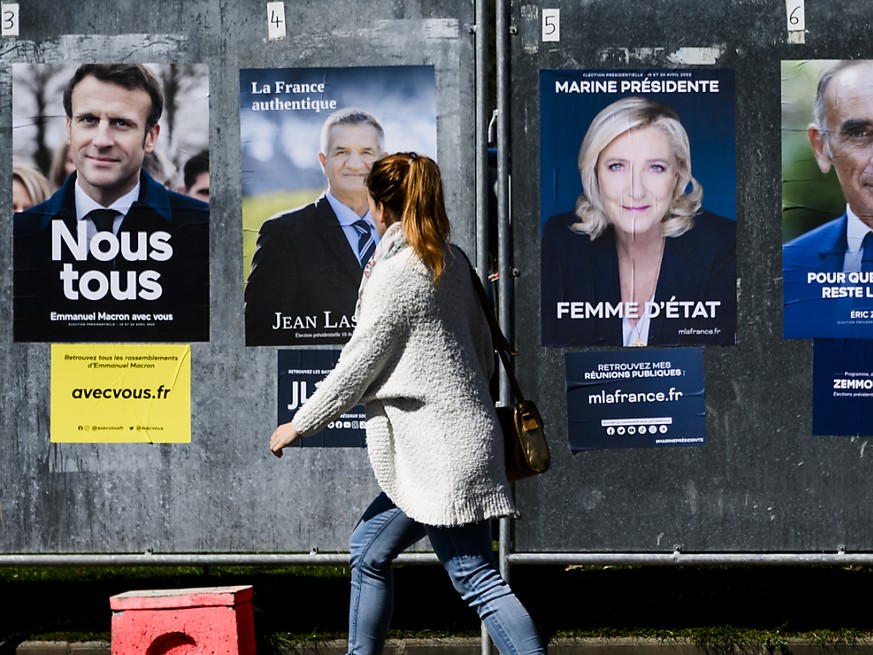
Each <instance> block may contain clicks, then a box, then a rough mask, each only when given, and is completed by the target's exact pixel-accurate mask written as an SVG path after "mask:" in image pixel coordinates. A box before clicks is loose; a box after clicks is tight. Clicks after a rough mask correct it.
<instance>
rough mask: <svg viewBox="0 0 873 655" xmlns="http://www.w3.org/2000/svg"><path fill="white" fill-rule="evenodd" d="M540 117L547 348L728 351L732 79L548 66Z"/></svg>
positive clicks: (721, 72)
mask: <svg viewBox="0 0 873 655" xmlns="http://www.w3.org/2000/svg"><path fill="white" fill-rule="evenodd" d="M632 98H636V99H639V100H637V101H634V100H631V99H632ZM540 110H541V113H542V116H541V120H540V130H541V131H540V137H541V142H540V149H541V158H540V162H541V169H540V221H541V228H542V241H541V246H542V247H541V265H542V278H541V284H542V305H541V308H542V315H541V319H542V320H541V326H542V343H543V345H546V346H620V345H648V346H658V345H708V344H716V345H732V344H734V343H735V341H736V302H737V299H736V179H737V175H736V151H735V135H736V125H735V84H734V71H733V70H728V69H687V70H683V69H665V70H633V71H632V70H542V71H540ZM652 116H657V118H655V119H654V122H653V120H652V118H651V117H652ZM625 126H627V127H625ZM652 130H657V134H660V135H661V136H656V137H652V138H653V139H660V142H661V145H660V146H658V147H656V148H655V150H654V151H653V150H652V147H650V145H645V147H643V145H641V144H642V141H640V139H641V137H646V138H648V137H647V136H646V135H648V134H650V133H651V132H652ZM589 132H590V137H589V142H590V145H586V146H585V149H584V151H582V152H580V149H581V147H582V143H583V138H585V137H586V134H588V133H589ZM628 139H633V140H634V146H633V148H632V152H633V155H632V158H633V161H631V160H628V159H626V158H625V159H624V160H622V161H621V162H618V163H615V162H613V163H610V165H609V166H608V167H607V165H606V163H605V161H606V159H605V157H604V156H603V155H604V153H607V154H609V155H610V157H612V156H613V153H617V154H615V156H618V155H619V154H620V153H618V151H617V149H619V148H621V147H622V145H621V144H623V143H625V141H627V140H628ZM656 146H657V144H656ZM583 155H584V159H585V160H586V161H588V162H590V165H589V166H588V171H589V174H590V177H589V182H588V186H589V187H591V188H589V189H586V188H585V184H583V182H582V178H581V174H580V161H581V160H582V159H583ZM621 156H622V157H624V155H621ZM659 157H664V160H663V161H661V160H657V161H656V159H657V158H659ZM634 173H636V174H637V175H636V181H635V182H634V179H635V177H634ZM619 175H622V178H621V179H619V177H618V176H619ZM691 178H693V180H695V182H692V181H691ZM686 181H687V183H686ZM583 194H584V195H583ZM583 199H584V200H585V202H586V203H587V205H586V206H587V207H588V208H587V209H586V210H585V220H584V221H583V220H582V218H580V216H579V215H578V214H577V209H578V207H579V202H580V200H583ZM595 225H599V226H600V227H599V228H596V229H595V228H594V226H595ZM659 225H660V227H661V232H662V233H663V232H664V231H668V232H669V233H668V234H667V235H666V236H664V238H663V240H661V239H660V238H659V235H658V234H657V230H658V226H659ZM643 226H647V227H646V228H644V227H643ZM598 230H599V231H598ZM595 232H596V236H595ZM644 232H645V233H646V234H649V235H652V236H653V239H652V241H651V245H652V249H643V248H642V246H640V245H639V244H640V243H642V240H638V237H639V236H641V235H642V234H643V233H644ZM592 237H593V238H592ZM634 330H637V331H638V332H639V333H638V334H633V331H634Z"/></svg>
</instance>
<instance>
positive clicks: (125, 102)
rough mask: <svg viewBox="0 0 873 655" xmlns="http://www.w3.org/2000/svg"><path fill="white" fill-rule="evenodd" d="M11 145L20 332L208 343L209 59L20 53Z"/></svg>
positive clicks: (21, 336)
mask: <svg viewBox="0 0 873 655" xmlns="http://www.w3.org/2000/svg"><path fill="white" fill-rule="evenodd" d="M67 90H69V93H65V91H67ZM12 149H13V158H14V159H13V167H12V173H13V180H12V188H13V205H14V212H15V214H14V217H12V221H13V225H14V228H13V236H14V243H13V259H14V265H13V266H14V273H13V335H14V339H15V341H18V342H31V341H40V342H113V343H118V342H178V341H182V342H190V341H208V340H209V204H208V203H207V202H205V201H204V199H205V200H208V177H209V164H208V161H209V74H208V69H207V67H206V66H205V65H201V64H154V65H153V64H85V65H82V66H81V67H80V66H79V65H76V64H73V65H67V64H13V65H12ZM204 192H205V193H204Z"/></svg>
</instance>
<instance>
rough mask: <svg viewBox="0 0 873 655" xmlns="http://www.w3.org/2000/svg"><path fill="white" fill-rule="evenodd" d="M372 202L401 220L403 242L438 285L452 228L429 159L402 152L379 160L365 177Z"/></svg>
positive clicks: (436, 172)
mask: <svg viewBox="0 0 873 655" xmlns="http://www.w3.org/2000/svg"><path fill="white" fill-rule="evenodd" d="M367 189H368V190H369V192H370V195H371V196H373V200H375V201H376V202H377V203H380V204H382V205H384V206H385V207H386V208H387V209H388V211H389V212H391V214H393V215H395V216H399V217H400V221H401V229H402V230H403V236H404V237H405V238H406V242H407V243H408V244H409V245H410V247H411V248H412V249H413V251H414V252H415V254H416V255H418V257H419V259H421V261H422V263H423V264H424V265H425V267H427V269H428V270H429V271H430V272H431V273H432V274H433V278H434V284H436V283H437V282H439V279H440V277H441V276H442V273H443V269H444V267H445V261H444V257H445V252H446V245H447V243H448V240H449V234H450V232H451V228H450V225H449V217H448V215H447V214H446V207H445V200H444V198H443V184H442V177H441V176H440V169H439V167H438V166H437V164H436V162H435V161H434V160H432V159H431V158H430V157H425V156H423V155H418V154H416V153H414V152H401V153H398V154H396V155H389V156H388V157H385V158H383V159H380V160H379V161H377V162H376V163H375V164H373V168H372V170H371V171H370V174H369V175H368V176H367Z"/></svg>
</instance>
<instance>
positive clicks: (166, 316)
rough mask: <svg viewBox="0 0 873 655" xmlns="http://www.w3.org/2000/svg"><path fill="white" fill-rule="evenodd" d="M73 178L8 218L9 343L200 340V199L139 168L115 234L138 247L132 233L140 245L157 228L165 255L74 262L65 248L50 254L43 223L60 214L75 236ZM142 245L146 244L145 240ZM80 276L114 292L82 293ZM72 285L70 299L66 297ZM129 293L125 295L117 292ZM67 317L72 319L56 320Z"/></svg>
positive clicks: (205, 260)
mask: <svg viewBox="0 0 873 655" xmlns="http://www.w3.org/2000/svg"><path fill="white" fill-rule="evenodd" d="M75 181H76V174H75V173H73V174H71V175H70V176H69V177H68V178H67V180H66V181H65V182H64V184H63V186H61V188H60V189H58V190H57V191H56V192H55V193H54V195H52V197H51V198H49V199H48V200H46V201H45V202H44V203H42V204H40V205H36V206H35V207H31V208H30V209H28V210H27V211H25V212H22V213H20V214H16V215H15V218H14V219H13V234H14V245H13V258H14V282H13V284H14V287H13V294H14V300H13V320H14V327H13V333H14V338H15V341H96V342H117V341H137V342H148V341H156V342H167V341H208V340H209V205H207V204H206V203H204V202H201V201H199V200H195V199H194V198H189V197H188V196H184V195H182V194H180V193H174V192H172V191H168V190H167V189H166V188H165V187H164V186H163V185H161V184H159V183H158V182H156V181H155V180H154V179H152V177H151V176H149V174H148V173H146V172H145V171H144V170H143V171H142V172H141V177H140V193H139V198H138V199H137V200H136V202H134V203H133V205H132V206H131V208H130V211H129V212H128V214H127V216H126V217H125V218H124V221H123V222H122V224H121V227H120V229H119V232H118V241H119V242H121V243H122V244H124V243H132V244H133V247H132V249H133V250H134V251H138V250H139V247H138V244H139V239H141V238H142V239H143V240H144V241H145V242H146V243H148V242H149V240H150V239H151V238H152V237H153V236H155V233H156V232H166V233H167V234H169V239H168V240H167V243H168V244H169V245H170V246H171V247H172V255H171V256H170V257H169V258H166V257H164V256H163V255H162V254H161V253H158V256H157V257H152V256H149V255H146V257H145V258H144V259H139V258H137V257H124V256H123V255H122V254H119V255H117V256H116V257H114V258H113V259H111V260H110V261H100V260H98V259H95V258H93V257H92V256H91V255H90V254H88V256H87V258H86V259H85V260H82V261H77V260H76V259H75V258H74V256H73V253H72V252H71V249H70V248H68V247H66V246H62V247H61V256H60V259H58V260H55V259H53V258H52V224H53V223H54V222H55V221H63V223H64V225H65V226H66V229H67V231H68V232H69V233H70V234H72V235H73V237H75V236H76V234H77V221H76V202H75V193H74V190H75ZM158 236H160V235H158ZM144 250H145V251H146V252H147V253H148V252H152V253H154V250H155V249H154V248H153V247H152V246H151V245H149V246H148V247H147V248H145V249H144ZM159 250H163V248H159ZM162 259H163V261H162ZM65 266H66V267H67V269H68V270H72V271H74V273H75V275H76V276H77V279H76V280H75V281H74V282H73V283H71V284H68V287H69V288H68V289H67V293H65V292H64V282H63V281H62V278H61V274H62V271H63V270H64V267H65ZM89 273H90V275H89V276H88V277H90V278H92V281H91V282H90V283H87V284H88V286H89V288H91V287H93V289H97V288H98V284H99V281H98V279H97V278H100V279H104V280H109V281H112V280H115V285H116V287H117V291H116V293H112V292H111V291H107V293H106V294H105V295H103V297H101V298H96V297H95V298H93V299H89V298H88V297H86V296H87V295H89V294H83V293H81V282H82V277H83V276H85V275H86V274H89ZM94 276H96V277H94ZM155 276H157V277H156V284H157V285H158V286H159V287H160V290H159V291H160V292H159V295H158V296H157V297H154V298H151V296H154V293H153V292H151V293H150V292H149V288H153V287H154V283H150V282H145V283H144V282H143V280H144V278H149V279H155ZM86 279H87V278H86ZM71 292H72V294H78V298H70V297H68V296H70V295H72V294H71ZM128 292H131V293H133V295H134V297H132V298H126V297H125V296H126V295H127V293H128ZM141 294H143V295H141ZM90 295H92V296H96V295H97V294H90ZM53 314H54V320H52V319H53ZM66 314H69V315H76V318H75V319H64V318H58V316H62V315H66ZM134 314H136V315H138V317H137V318H134ZM156 314H159V315H161V319H160V320H157V319H156V318H155V315H156ZM90 315H93V318H89V316H90ZM101 315H102V316H103V317H102V318H101ZM125 315H126V316H129V318H128V319H127V320H125V319H124V318H123V317H124V316H125ZM107 317H111V318H107Z"/></svg>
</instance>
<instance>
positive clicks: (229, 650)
mask: <svg viewBox="0 0 873 655" xmlns="http://www.w3.org/2000/svg"><path fill="white" fill-rule="evenodd" d="M109 606H110V607H111V608H112V655H195V654H196V655H255V627H254V619H253V615H252V588H251V586H240V587H204V588H200V589H157V590H148V591H128V592H126V593H123V594H118V595H117V596H112V597H111V598H110V599H109Z"/></svg>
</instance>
